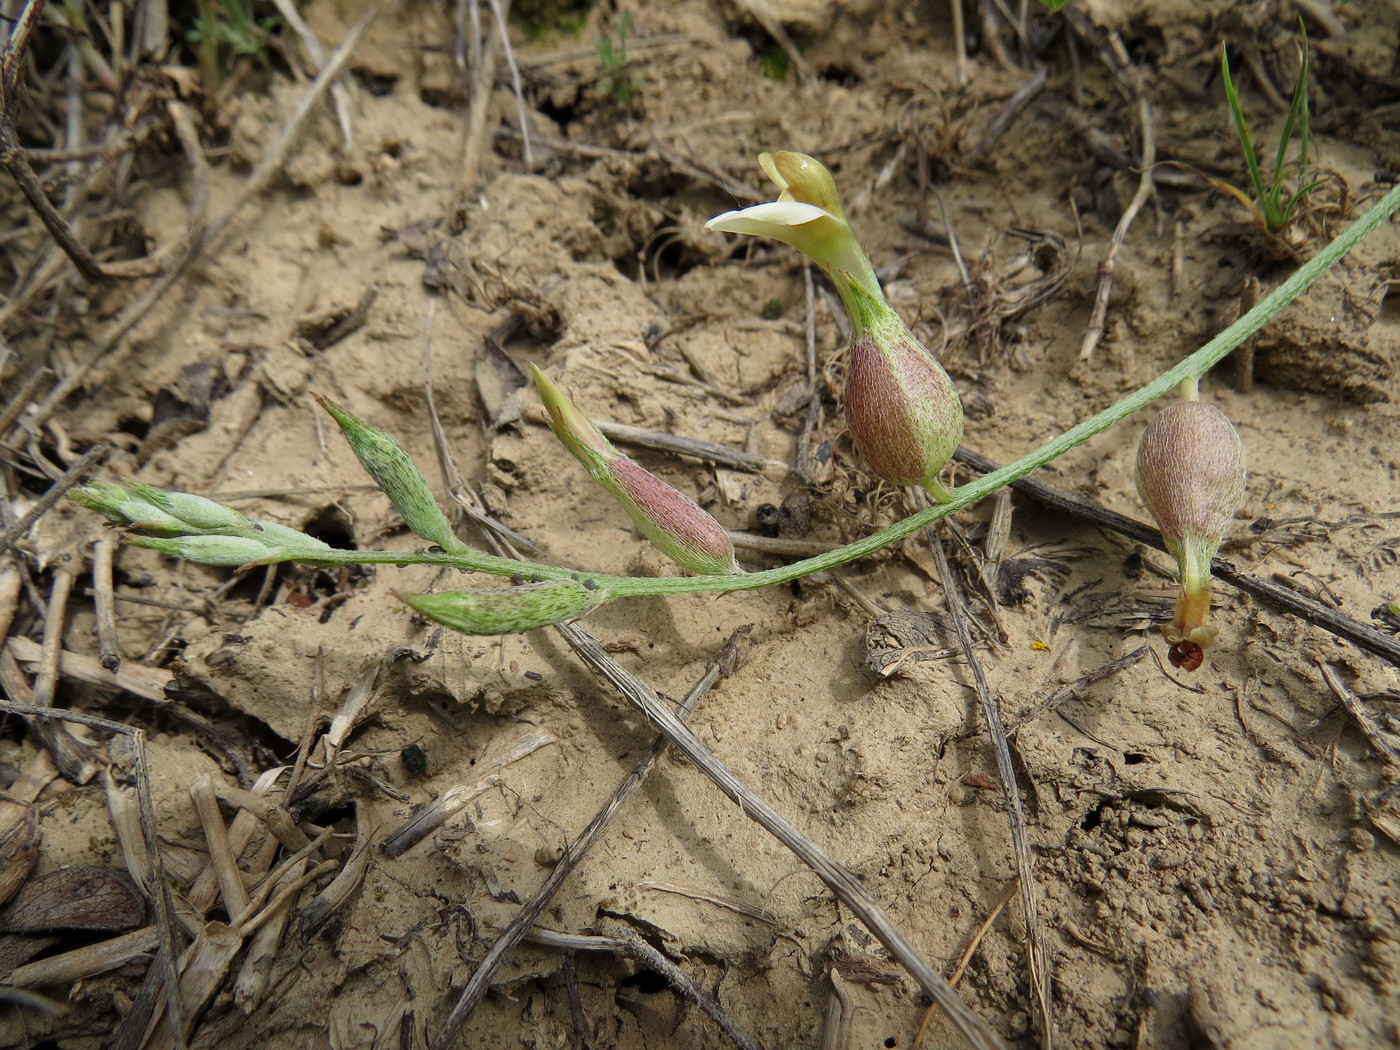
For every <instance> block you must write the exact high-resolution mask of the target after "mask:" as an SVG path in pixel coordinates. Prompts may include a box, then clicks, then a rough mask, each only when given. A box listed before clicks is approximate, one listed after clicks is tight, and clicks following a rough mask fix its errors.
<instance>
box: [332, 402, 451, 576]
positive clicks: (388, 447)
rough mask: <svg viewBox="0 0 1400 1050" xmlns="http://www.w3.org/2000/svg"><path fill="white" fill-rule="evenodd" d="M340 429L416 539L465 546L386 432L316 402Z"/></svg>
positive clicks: (444, 546) (448, 547) (444, 545)
mask: <svg viewBox="0 0 1400 1050" xmlns="http://www.w3.org/2000/svg"><path fill="white" fill-rule="evenodd" d="M317 400H318V401H319V402H320V404H321V407H322V408H324V409H325V410H326V411H327V412H329V413H330V415H331V418H332V419H334V420H335V421H336V423H337V424H339V426H340V430H341V433H343V434H344V435H345V440H346V441H348V442H349V443H350V448H351V449H352V450H353V451H354V453H355V456H356V457H357V458H358V459H359V461H360V465H361V466H363V467H364V468H365V470H366V471H368V472H369V476H370V477H372V478H373V479H374V481H375V484H377V485H378V486H379V487H380V488H381V489H383V490H384V494H385V495H387V496H388V497H389V500H390V502H392V503H393V504H394V508H395V509H396V510H397V511H398V512H399V513H400V514H401V515H402V516H403V520H404V524H406V525H407V526H408V527H409V529H411V530H412V531H413V533H414V534H415V535H417V536H421V537H422V538H423V539H425V540H427V541H428V542H429V543H435V544H437V545H438V546H439V547H441V548H442V549H443V550H446V551H460V550H464V549H465V547H466V545H465V544H464V543H462V541H461V540H459V539H458V538H457V537H456V535H455V534H454V533H453V532H452V526H451V525H449V524H448V523H447V518H446V517H445V516H444V515H443V513H442V508H440V507H439V506H438V504H437V499H436V497H434V496H433V490H432V489H431V488H429V487H428V483H427V482H426V481H424V480H423V475H422V474H420V473H419V471H418V468H417V467H416V466H415V465H414V463H413V460H412V459H410V458H409V455H408V453H407V452H405V451H404V450H403V446H401V445H400V444H399V443H398V442H397V441H395V440H394V438H393V437H392V436H391V435H390V434H389V432H388V431H386V430H382V429H380V428H379V427H377V426H374V425H373V424H372V423H366V422H365V421H364V420H363V419H361V418H360V417H359V416H357V415H355V414H354V413H353V412H351V411H349V410H348V409H345V408H342V407H341V406H340V405H337V404H336V403H335V402H334V401H331V400H330V399H329V398H324V397H322V398H318V399H317Z"/></svg>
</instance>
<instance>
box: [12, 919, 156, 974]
mask: <svg viewBox="0 0 1400 1050" xmlns="http://www.w3.org/2000/svg"><path fill="white" fill-rule="evenodd" d="M158 947H160V931H159V930H158V929H156V927H154V926H143V927H142V928H141V929H139V930H132V931H131V932H130V933H124V934H122V935H121V936H120V937H113V938H111V939H110V940H105V941H101V942H99V943H97V944H88V945H84V946H83V947H81V948H74V949H73V950H72V951H69V952H63V953H62V954H60V955H50V956H49V957H48V958H47V959H40V960H39V961H38V962H32V963H25V964H24V965H23V966H17V967H15V969H14V971H13V972H12V973H11V974H10V975H9V977H8V978H6V983H8V984H12V985H14V986H15V987H16V988H41V987H44V986H45V985H56V984H61V985H72V984H77V983H78V982H79V981H83V980H86V979H87V978H89V977H95V976H97V975H98V974H99V973H106V972H107V971H108V970H115V969H116V968H117V967H118V966H124V965H126V964H127V963H129V962H131V961H132V960H133V959H139V958H141V957H142V956H144V955H149V954H151V953H152V952H154V951H155V950H156V949H157V948H158Z"/></svg>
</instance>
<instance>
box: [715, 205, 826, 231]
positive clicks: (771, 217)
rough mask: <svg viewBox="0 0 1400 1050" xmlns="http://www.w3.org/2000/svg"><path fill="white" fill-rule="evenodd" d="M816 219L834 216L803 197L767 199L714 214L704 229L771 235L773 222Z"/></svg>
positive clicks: (793, 223)
mask: <svg viewBox="0 0 1400 1050" xmlns="http://www.w3.org/2000/svg"><path fill="white" fill-rule="evenodd" d="M818 219H835V216H834V215H832V214H831V212H829V211H826V210H825V209H823V208H818V207H817V206H816V205H815V204H807V203H805V202H803V201H770V202H769V203H767V204H756V205H754V206H753V207H752V208H743V209H740V210H739V211H727V212H725V213H724V214H723V215H716V216H715V217H714V218H713V219H711V220H710V221H709V222H707V223H705V229H707V230H719V231H720V232H721V233H748V234H753V235H754V236H757V237H771V236H774V234H773V233H772V232H771V228H772V227H774V226H805V225H807V223H809V222H816V221H817V220H818ZM838 221H839V220H838Z"/></svg>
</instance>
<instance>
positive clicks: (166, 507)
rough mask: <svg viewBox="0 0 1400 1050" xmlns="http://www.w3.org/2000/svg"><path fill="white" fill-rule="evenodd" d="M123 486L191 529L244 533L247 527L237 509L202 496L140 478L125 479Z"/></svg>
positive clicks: (246, 521)
mask: <svg viewBox="0 0 1400 1050" xmlns="http://www.w3.org/2000/svg"><path fill="white" fill-rule="evenodd" d="M126 488H127V491H128V492H130V493H131V494H132V496H134V497H136V498H137V499H140V500H143V501H144V502H146V503H149V504H150V505H151V506H153V507H159V508H160V509H161V510H163V511H165V512H166V513H167V514H170V515H172V516H174V517H176V518H179V519H180V520H181V521H182V522H184V523H185V524H186V525H188V526H189V527H190V529H191V530H196V529H197V530H200V531H208V532H214V531H217V530H224V531H228V532H244V531H246V530H247V528H248V519H247V518H246V517H244V516H243V515H242V514H240V513H239V512H238V511H236V510H234V509H233V508H232V507H226V506H224V505H223V504H222V503H215V502H214V501H213V500H212V499H205V498H204V497H203V496H196V495H194V494H193V493H189V492H169V491H167V490H165V489H158V488H156V487H155V486H154V485H147V484H145V483H144V482H140V481H128V482H127V484H126Z"/></svg>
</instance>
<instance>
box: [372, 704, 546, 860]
mask: <svg viewBox="0 0 1400 1050" xmlns="http://www.w3.org/2000/svg"><path fill="white" fill-rule="evenodd" d="M554 742H555V740H554V737H553V736H552V735H551V734H549V733H546V732H544V731H543V730H538V729H535V730H530V731H528V732H525V733H522V734H520V735H519V736H517V737H515V738H514V739H513V740H511V741H509V742H507V743H504V744H497V745H495V747H496V748H498V750H497V751H496V752H495V756H494V757H493V758H492V759H491V760H490V761H489V762H486V763H483V764H482V765H480V766H479V767H478V769H479V771H481V772H482V774H483V775H482V776H481V777H480V778H479V779H477V780H475V781H473V782H472V783H470V784H457V785H454V786H453V787H450V788H448V789H447V790H446V791H444V792H443V793H442V794H441V795H439V796H438V797H437V798H435V799H433V800H432V801H431V802H429V803H428V804H427V805H426V806H424V807H423V808H422V809H420V810H418V812H417V813H415V814H413V816H412V817H410V818H409V819H408V821H407V823H405V824H403V825H402V826H401V827H399V828H396V829H395V830H394V831H393V832H392V833H391V834H390V835H389V837H388V838H386V839H385V840H384V841H383V842H381V843H380V844H379V848H380V849H382V850H383V851H384V852H385V854H386V855H388V856H390V857H397V856H399V855H400V854H402V853H404V852H405V851H406V850H409V849H412V848H413V847H414V846H415V845H417V844H418V843H420V842H422V841H423V840H424V839H425V838H427V837H428V836H429V835H431V834H432V833H433V832H434V831H436V830H437V829H438V828H440V827H442V825H443V824H445V823H446V822H447V821H449V820H451V819H452V817H453V816H455V815H456V814H458V813H460V812H461V811H462V810H463V809H465V808H466V806H467V804H468V803H470V802H471V800H472V799H474V798H476V797H477V796H478V795H483V794H485V793H486V792H487V791H490V790H491V789H492V788H493V787H495V786H496V785H497V784H499V783H500V782H501V774H502V771H503V770H504V769H505V768H506V767H507V766H509V765H510V764H511V763H513V762H519V761H520V760H521V759H522V758H525V757H526V756H527V755H530V754H532V753H534V752H535V751H538V750H539V749H540V748H542V747H544V746H545V745H546V744H552V743H554Z"/></svg>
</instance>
